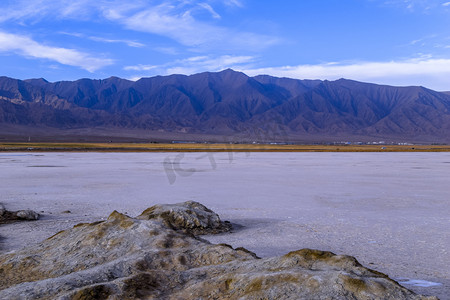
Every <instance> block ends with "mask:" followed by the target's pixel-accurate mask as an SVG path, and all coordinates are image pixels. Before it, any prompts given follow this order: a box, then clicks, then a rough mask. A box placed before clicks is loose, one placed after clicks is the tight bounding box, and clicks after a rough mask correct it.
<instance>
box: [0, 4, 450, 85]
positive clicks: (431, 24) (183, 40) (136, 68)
mask: <svg viewBox="0 0 450 300" xmlns="http://www.w3.org/2000/svg"><path fill="white" fill-rule="evenodd" d="M0 10H1V14H0V66H1V69H0V70H1V71H0V75H4V76H10V77H14V78H18V79H27V78H37V77H44V78H46V79H47V80H49V81H59V80H75V79H79V78H86V77H87V78H97V79H102V78H107V77H110V76H119V77H122V78H127V79H132V80H135V79H138V78H140V77H150V76H155V75H167V74H174V73H177V74H193V73H198V72H204V71H219V70H222V69H225V68H233V69H235V70H239V71H243V72H245V73H246V74H248V75H257V74H269V75H273V76H280V77H292V78H299V79H328V80H334V79H339V78H348V79H354V80H359V81H367V82H374V83H380V84H390V85H401V86H402V85H422V86H426V87H429V88H432V89H436V90H449V91H450V2H449V1H448V0H280V1H265V0H202V1H191V0H154V1H152V0H138V1H123V0H120V1H119V0H95V1H92V0H3V1H1V2H0Z"/></svg>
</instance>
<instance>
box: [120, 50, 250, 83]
mask: <svg viewBox="0 0 450 300" xmlns="http://www.w3.org/2000/svg"><path fill="white" fill-rule="evenodd" d="M254 60H255V58H254V57H252V56H232V55H222V56H218V57H210V56H193V57H189V58H186V59H178V60H175V61H173V62H169V63H167V64H163V65H159V66H155V65H136V66H127V67H125V68H124V70H126V71H137V72H141V73H140V75H135V76H132V77H131V78H133V80H135V79H136V78H140V77H146V76H152V75H156V74H158V75H160V74H164V75H170V74H185V75H190V74H195V73H199V72H206V71H209V72H216V71H221V70H224V69H227V68H231V69H238V68H242V66H244V65H245V66H248V65H250V64H252V63H253V62H254ZM145 71H150V72H147V73H145Z"/></svg>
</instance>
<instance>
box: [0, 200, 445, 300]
mask: <svg viewBox="0 0 450 300" xmlns="http://www.w3.org/2000/svg"><path fill="white" fill-rule="evenodd" d="M193 206H195V207H197V205H196V204H193V203H192V202H188V203H185V204H180V205H175V206H174V205H172V206H170V207H171V209H169V211H171V213H170V214H172V216H171V217H170V218H169V217H167V218H166V217H145V216H156V215H158V213H156V214H155V211H157V210H159V207H157V208H155V209H151V210H150V211H149V210H147V212H144V213H143V214H142V215H141V216H140V218H139V219H137V218H130V217H128V216H126V215H123V214H120V213H118V212H113V213H112V214H111V215H110V216H109V217H108V219H107V220H106V221H101V222H96V223H91V224H79V225H76V226H75V227H74V228H72V229H69V230H65V231H62V232H60V233H58V234H56V235H54V236H52V237H50V238H49V239H47V240H45V241H43V242H42V243H40V244H38V245H36V246H33V247H29V248H26V249H23V250H20V251H16V252H14V253H9V254H4V255H1V256H0V299H186V300H189V299H436V298H434V297H423V296H419V295H415V294H414V293H413V292H411V291H409V290H407V289H406V288H404V287H402V286H400V285H399V284H397V283H396V282H395V281H393V280H391V279H389V278H388V277H387V276H386V275H384V274H381V273H379V272H376V271H373V270H370V269H367V268H365V267H363V266H361V265H360V264H359V263H358V262H357V260H356V259H355V258H353V257H350V256H343V255H334V254H333V253H331V252H323V251H318V250H310V249H303V250H299V251H294V252H290V253H288V254H286V255H284V256H281V257H274V258H267V259H257V258H255V256H254V255H253V254H252V253H251V252H249V251H245V249H239V250H238V249H233V248H232V247H231V246H228V245H225V244H219V245H214V244H210V243H208V242H207V241H204V240H202V239H199V238H197V237H195V236H194V235H192V234H189V233H185V232H184V231H183V230H184V229H185V228H188V229H192V228H193V227H192V224H191V221H192V222H193V224H202V225H201V226H200V225H196V227H194V228H203V229H206V230H208V225H205V224H217V223H216V222H211V223H208V222H207V221H205V219H203V217H202V218H200V219H201V220H197V219H196V218H197V217H193V216H192V215H197V213H196V212H194V210H193V209H192V207H193ZM160 207H161V206H160ZM186 207H190V209H189V210H190V211H191V214H192V215H191V217H189V216H188V215H189V212H188V211H187V209H186ZM163 211H167V210H164V209H163ZM200 211H206V210H204V209H203V208H201V207H200ZM208 211H209V210H208ZM200 216H204V215H203V213H200ZM173 220H184V221H176V222H175V223H173V222H172V221H173ZM194 220H197V221H194ZM180 224H185V225H183V226H181V225H180ZM214 226H215V225H214ZM173 228H175V229H178V230H174V229H173Z"/></svg>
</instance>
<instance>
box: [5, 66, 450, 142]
mask: <svg viewBox="0 0 450 300" xmlns="http://www.w3.org/2000/svg"><path fill="white" fill-rule="evenodd" d="M0 124H3V125H5V126H4V127H5V128H6V125H8V128H11V126H10V125H18V126H19V125H21V126H35V127H39V126H44V127H46V128H55V129H58V130H61V129H63V130H66V129H73V128H78V129H79V128H90V129H93V128H102V129H103V130H110V131H114V130H118V129H126V130H147V131H149V132H153V131H160V132H168V133H170V132H172V133H173V132H187V133H191V134H194V135H196V136H201V135H205V134H208V135H213V136H214V135H216V136H218V137H220V136H222V137H223V136H228V137H229V136H240V137H244V136H245V135H246V134H247V135H250V133H251V132H253V133H257V134H256V135H255V134H252V135H253V136H251V137H250V136H248V137H247V138H248V139H250V140H255V139H256V140H258V139H259V140H261V139H262V136H264V135H265V136H266V140H267V136H268V135H269V134H273V133H274V131H277V132H279V133H281V132H282V135H283V136H282V137H280V136H279V135H280V134H274V135H275V136H277V135H278V136H277V138H274V139H277V140H280V139H285V140H286V141H288V140H289V141H291V140H292V141H295V140H302V141H308V140H311V141H312V140H314V141H333V140H336V139H338V140H342V139H346V140H356V139H367V140H370V139H372V140H373V138H383V139H393V140H404V139H412V140H417V141H429V142H436V141H445V142H447V141H450V134H449V132H450V95H449V94H448V93H439V92H435V91H432V90H429V89H426V88H423V87H392V86H382V85H375V84H370V83H362V82H357V81H351V80H345V79H340V80H337V81H320V80H296V79H289V78H276V77H271V76H267V75H262V76H256V77H248V76H247V75H245V74H243V73H240V72H235V71H233V70H230V69H228V70H224V71H222V72H217V73H210V72H205V73H199V74H195V75H191V76H185V75H170V76H156V77H152V78H143V79H140V80H138V81H136V82H133V81H129V80H125V79H120V78H117V77H110V78H108V79H104V80H90V79H80V80H77V81H61V82H55V83H50V82H47V81H46V80H45V79H42V78H40V79H30V80H25V81H21V80H16V79H11V78H7V77H0ZM1 128H2V127H1V125H0V133H2V132H1V131H2V129H1ZM269 131H270V132H269ZM219 139H220V138H219Z"/></svg>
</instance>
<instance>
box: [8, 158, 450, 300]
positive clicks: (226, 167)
mask: <svg viewBox="0 0 450 300" xmlns="http://www.w3.org/2000/svg"><path fill="white" fill-rule="evenodd" d="M0 187H1V199H0V202H2V203H3V204H4V205H5V207H6V208H7V209H8V210H19V209H33V210H36V211H38V212H41V213H42V215H43V216H42V219H41V220H39V221H36V222H27V223H15V224H9V225H4V226H2V227H0V237H1V240H0V252H3V253H4V252H7V251H12V250H14V249H17V248H20V247H23V246H26V245H31V244H33V243H36V242H39V241H40V240H43V239H45V238H47V237H49V236H50V235H52V234H54V233H56V232H58V231H59V230H62V229H65V228H68V227H70V226H73V225H75V224H76V223H79V222H87V221H94V220H99V219H101V218H105V217H106V216H107V215H108V214H109V213H111V212H112V211H113V210H118V211H119V212H123V213H127V214H129V215H131V216H135V215H138V214H139V213H140V212H142V211H143V210H144V209H146V208H147V207H149V206H151V205H153V204H155V203H176V202H182V201H186V200H194V201H198V202H201V203H203V204H205V205H206V206H208V207H209V208H211V209H213V210H214V211H216V212H217V213H219V215H220V216H221V217H222V219H224V220H229V221H231V222H232V223H234V224H238V225H239V226H236V230H235V232H234V233H232V234H223V235H218V236H209V237H207V239H209V240H210V241H212V242H215V243H216V242H221V243H228V244H231V245H232V246H234V247H238V246H243V247H246V248H248V249H249V250H252V251H254V252H256V253H257V254H258V255H259V256H263V257H267V256H274V255H281V254H284V253H287V252H288V251H291V250H297V249H301V248H317V249H321V250H328V251H332V252H335V253H337V254H349V255H353V256H355V257H357V259H358V260H359V261H360V262H361V263H362V264H363V265H365V266H368V267H370V268H373V269H376V270H379V271H381V272H383V273H386V274H388V275H389V276H390V277H392V278H394V279H398V280H401V281H402V282H404V284H405V286H407V287H409V288H411V289H413V290H415V291H418V292H420V293H423V294H429V295H437V296H439V297H440V298H441V299H450V297H449V296H448V295H450V268H449V267H448V266H450V253H449V252H450V229H449V228H450V205H449V204H450V198H449V195H450V193H449V192H450V153H413V152H408V153H181V154H178V153H0ZM67 211H70V213H67ZM417 282H419V283H420V284H417V286H415V285H414V284H415V283H417ZM427 282H429V284H428V285H427ZM408 284H409V285H408ZM424 286H425V287H424Z"/></svg>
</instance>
